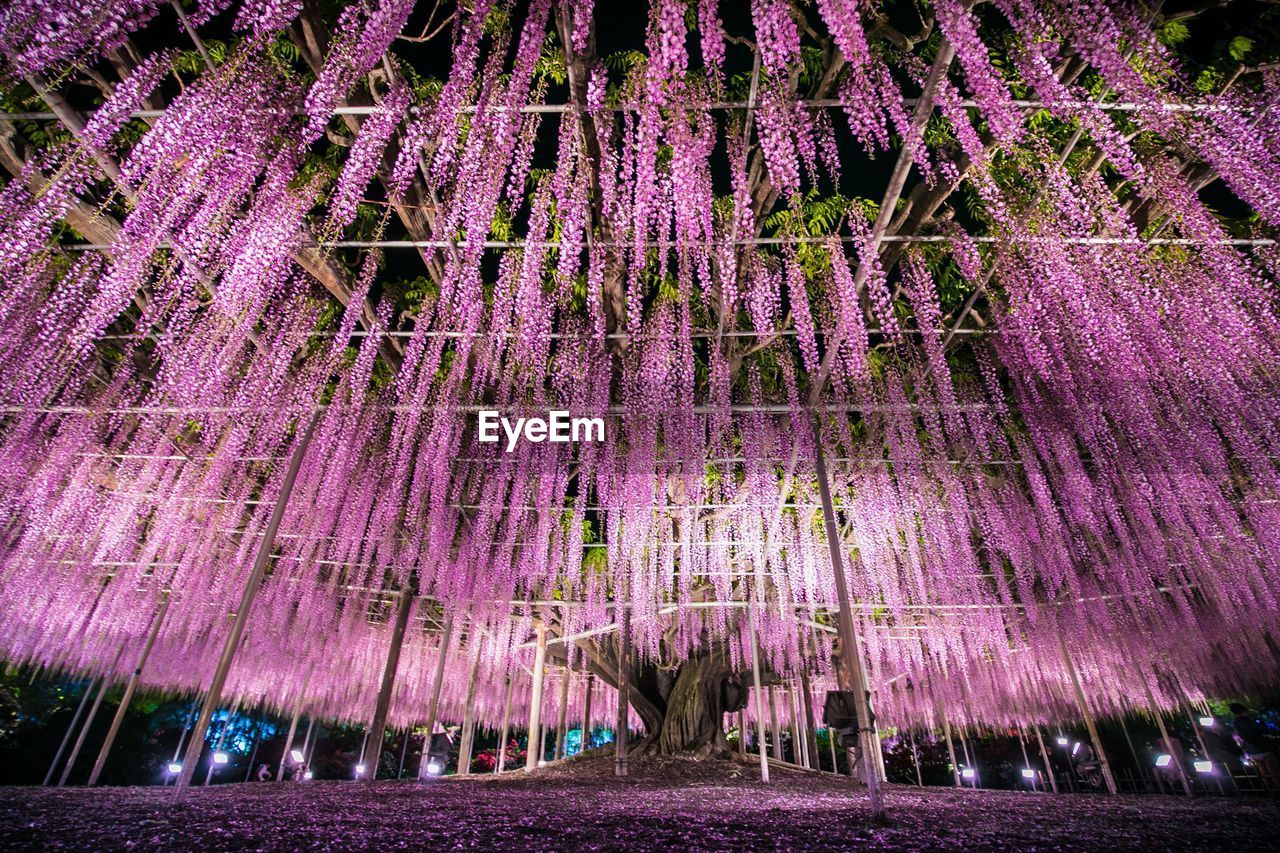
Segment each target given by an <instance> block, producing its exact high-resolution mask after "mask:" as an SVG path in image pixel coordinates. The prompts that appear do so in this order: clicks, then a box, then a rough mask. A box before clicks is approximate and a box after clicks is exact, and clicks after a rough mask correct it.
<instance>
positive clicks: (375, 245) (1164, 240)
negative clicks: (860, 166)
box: [49, 234, 1276, 252]
mask: <svg viewBox="0 0 1280 853" xmlns="http://www.w3.org/2000/svg"><path fill="white" fill-rule="evenodd" d="M832 240H836V241H838V242H841V243H857V242H862V241H863V240H864V238H862V237H850V236H846V235H837V234H832V235H829V236H822V237H752V238H747V239H743V240H692V241H684V242H682V241H679V240H642V241H640V242H638V243H637V242H628V241H625V240H614V241H609V242H596V243H594V245H596V246H607V247H612V248H619V249H626V248H631V247H635V246H642V247H643V248H646V249H664V248H665V249H672V250H675V249H680V248H692V247H694V246H706V247H717V246H720V247H724V246H789V245H795V244H800V243H818V244H821V243H827V242H830V241H832ZM965 241H967V242H972V243H993V244H994V243H1000V244H1003V245H1011V246H1013V245H1031V244H1057V245H1068V246H1274V245H1275V244H1276V241H1275V240H1274V239H1272V238H1268V237H1261V238H1230V239H1224V240H1197V239H1193V238H1190V237H1148V238H1143V237H1043V238H1034V239H1031V240H1009V239H1004V238H1001V237H989V236H982V237H952V236H949V235H946V234H888V235H885V236H884V237H881V238H880V242H881V243H954V242H965ZM298 245H299V246H301V247H303V248H308V249H449V248H455V249H471V248H480V249H525V248H534V249H558V248H560V247H561V246H564V245H566V244H564V243H563V242H561V241H559V240H483V241H479V242H476V241H471V240H320V241H307V240H303V241H300V242H299V243H298ZM586 246H587V244H586V242H583V243H581V244H577V243H575V244H569V245H568V247H569V248H576V249H585V248H586ZM113 248H115V247H114V246H113V245H112V244H111V243H68V244H66V245H65V246H50V247H49V249H50V250H54V249H57V250H59V251H64V252H105V251H109V250H111V249H113ZM155 248H156V249H157V250H159V249H170V248H172V246H171V245H170V244H168V243H162V244H160V245H158V246H156V247H155Z"/></svg>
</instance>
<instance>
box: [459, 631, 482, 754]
mask: <svg viewBox="0 0 1280 853" xmlns="http://www.w3.org/2000/svg"><path fill="white" fill-rule="evenodd" d="M476 645H477V648H476V659H475V661H474V662H473V663H472V664H471V675H470V678H469V679H468V680H467V698H466V699H465V700H464V702H465V705H466V707H464V708H463V709H462V742H461V743H459V744H458V775H459V776H468V775H470V774H471V753H472V751H473V750H474V749H475V738H476V732H475V727H476V714H475V708H474V707H473V706H474V705H475V701H476V676H477V675H479V674H480V649H479V644H478V643H477V644H476Z"/></svg>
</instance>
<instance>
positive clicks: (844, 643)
mask: <svg viewBox="0 0 1280 853" xmlns="http://www.w3.org/2000/svg"><path fill="white" fill-rule="evenodd" d="M813 439H814V456H815V460H816V463H817V475H818V493H819V497H820V499H821V501H822V522H823V523H822V526H823V528H824V529H825V530H826V534H827V550H828V551H829V552H830V554H831V570H832V574H833V575H834V577H835V583H836V601H837V602H838V603H839V605H840V619H839V622H838V628H839V634H838V636H839V639H840V660H839V664H838V666H837V667H836V675H837V677H838V679H839V681H840V689H841V690H847V691H850V692H852V693H853V698H854V708H855V709H856V710H857V715H858V741H859V743H860V744H861V746H862V750H861V751H862V765H863V775H864V777H865V779H866V784H867V799H868V800H869V801H870V805H871V816H872V818H873V819H874V820H881V819H883V818H884V797H883V795H882V793H881V791H880V770H879V766H878V763H879V759H878V758H877V757H876V755H877V754H878V752H879V750H880V742H879V739H878V738H877V737H876V736H875V732H874V730H873V728H872V722H871V708H870V706H869V705H868V703H867V693H866V688H865V684H866V676H865V673H864V671H863V668H862V659H861V657H860V655H859V654H858V635H857V631H856V629H855V628H854V623H853V603H852V600H851V599H850V596H849V584H848V582H847V580H846V578H845V574H844V554H843V552H842V550H841V547H840V539H839V536H838V535H837V530H838V528H837V526H836V511H835V505H834V504H833V503H832V501H831V485H830V483H829V482H828V478H827V463H826V460H825V459H824V457H823V453H822V431H821V430H819V429H818V422H817V420H815V421H814V422H813Z"/></svg>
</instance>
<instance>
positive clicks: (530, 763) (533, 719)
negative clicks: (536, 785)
mask: <svg viewBox="0 0 1280 853" xmlns="http://www.w3.org/2000/svg"><path fill="white" fill-rule="evenodd" d="M537 630H538V643H537V647H536V649H535V651H534V654H533V688H532V691H531V695H530V698H529V738H528V747H527V748H526V749H525V751H524V772H526V773H529V772H530V771H532V770H533V769H534V768H536V767H537V766H538V762H539V761H541V760H542V681H543V679H544V678H545V677H546V674H547V626H546V625H539V626H538V629H537Z"/></svg>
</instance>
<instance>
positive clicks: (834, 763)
mask: <svg viewBox="0 0 1280 853" xmlns="http://www.w3.org/2000/svg"><path fill="white" fill-rule="evenodd" d="M827 748H828V749H830V750H831V772H832V773H834V774H835V775H837V776H839V775H840V762H839V761H838V760H837V759H836V738H835V734H834V733H833V732H832V731H831V726H827Z"/></svg>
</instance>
